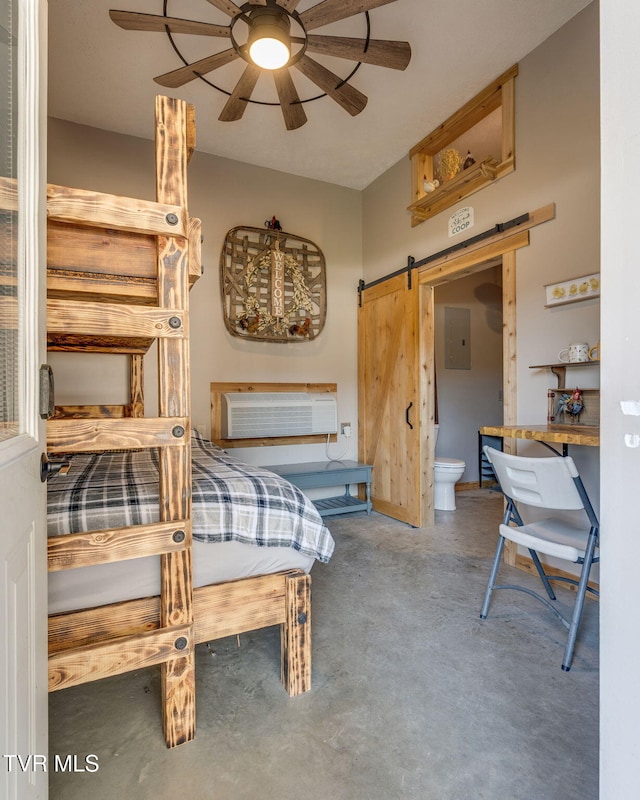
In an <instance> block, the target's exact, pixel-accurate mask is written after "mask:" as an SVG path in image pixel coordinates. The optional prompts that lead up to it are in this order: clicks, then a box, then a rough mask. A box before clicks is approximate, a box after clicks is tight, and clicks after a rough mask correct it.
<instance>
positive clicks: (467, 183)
mask: <svg viewBox="0 0 640 800" xmlns="http://www.w3.org/2000/svg"><path fill="white" fill-rule="evenodd" d="M517 74H518V65H517V64H515V65H514V66H513V67H511V68H510V69H508V70H507V71H506V72H505V73H503V74H502V75H500V77H499V78H497V79H496V80H495V81H493V83H491V84H489V86H487V87H485V88H484V89H483V90H482V91H481V92H479V93H478V94H477V95H476V96H475V97H473V98H472V99H471V100H469V102H468V103H466V104H465V105H464V106H462V108H460V109H458V111H456V112H455V114H452V115H451V116H450V117H449V118H448V119H447V120H446V121H445V122H443V123H442V124H441V125H439V126H438V127H437V128H435V130H433V131H431V133H430V134H429V135H428V136H426V137H425V138H424V139H422V140H421V141H420V142H418V144H416V145H415V146H414V147H413V148H412V149H411V151H410V152H409V157H410V158H411V198H412V202H411V205H410V206H409V207H408V210H409V211H410V212H411V224H412V226H416V225H419V224H420V223H421V222H424V221H425V220H426V219H429V218H430V217H433V216H435V215H436V214H439V213H440V212H441V211H443V210H444V209H446V208H450V207H451V206H453V205H454V204H456V203H458V202H459V201H461V200H463V199H464V198H465V197H468V196H469V195H470V194H473V193H474V192H477V191H478V190H479V189H483V188H484V187H485V186H488V185H489V184H491V183H493V181H495V180H498V179H499V178H501V177H503V176H504V175H507V174H508V173H509V172H513V170H514V169H515V78H516V75H517ZM498 109H500V111H501V114H502V146H501V149H502V152H501V154H500V160H498V159H497V158H493V157H491V156H487V157H486V158H483V159H482V160H481V161H479V162H477V163H476V164H474V165H473V166H472V167H469V168H468V169H466V170H464V171H462V172H460V173H459V174H458V175H456V176H455V177H454V178H453V179H451V180H449V181H446V182H445V183H443V184H442V185H440V186H438V187H437V188H436V189H435V190H434V191H433V192H426V191H425V190H424V181H425V178H426V179H427V180H428V181H433V179H434V177H435V175H434V158H435V157H436V156H437V155H438V153H440V152H441V151H442V150H443V149H444V148H446V147H448V146H449V145H451V143H452V142H455V141H456V140H457V139H458V138H459V137H460V136H463V135H464V134H466V133H467V132H468V131H470V130H471V129H472V128H473V127H475V126H476V125H478V124H479V123H480V122H482V121H483V120H484V119H485V118H486V117H488V116H489V114H491V113H493V112H494V111H496V110H498Z"/></svg>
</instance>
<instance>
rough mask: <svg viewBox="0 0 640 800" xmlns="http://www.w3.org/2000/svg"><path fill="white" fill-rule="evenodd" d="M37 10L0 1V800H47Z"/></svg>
mask: <svg viewBox="0 0 640 800" xmlns="http://www.w3.org/2000/svg"><path fill="white" fill-rule="evenodd" d="M45 62H46V4H45V2H44V0H3V2H2V3H0V84H1V85H0V127H1V129H0V705H1V708H0V762H1V763H0V796H1V797H3V798H7V800H16V799H17V798H19V800H27V799H28V800H31V798H46V797H47V773H46V771H45V770H46V767H47V764H46V756H47V744H48V743H47V592H46V587H47V572H46V526H45V487H44V484H42V482H41V481H40V456H41V454H42V452H43V451H44V449H45V448H44V442H45V438H44V437H45V429H44V422H43V421H42V420H41V419H40V417H39V386H38V379H39V371H40V365H41V364H42V363H43V361H44V360H45V359H44V356H45V353H44V342H45V335H44V313H43V309H44V289H45V276H46V269H45V260H46V241H45V213H44V212H45V191H46V179H45V163H44V156H43V153H44V149H43V146H44V139H45V136H44V130H45V128H44V120H45V102H44V98H45V97H46V86H45V82H44V77H45Z"/></svg>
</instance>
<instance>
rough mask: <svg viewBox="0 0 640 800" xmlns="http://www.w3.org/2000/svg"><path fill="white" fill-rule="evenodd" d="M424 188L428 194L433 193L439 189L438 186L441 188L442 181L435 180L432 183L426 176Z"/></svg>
mask: <svg viewBox="0 0 640 800" xmlns="http://www.w3.org/2000/svg"><path fill="white" fill-rule="evenodd" d="M422 186H423V188H424V190H425V192H427V193H428V192H433V191H435V190H436V189H437V188H438V186H440V181H439V180H438V179H437V178H434V179H433V180H432V181H430V180H428V179H427V176H426V175H425V176H424V180H423V183H422Z"/></svg>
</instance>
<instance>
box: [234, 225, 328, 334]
mask: <svg viewBox="0 0 640 800" xmlns="http://www.w3.org/2000/svg"><path fill="white" fill-rule="evenodd" d="M220 285H221V290H222V302H223V305H224V322H225V325H226V327H227V330H228V331H229V333H231V334H233V335H234V336H240V337H242V338H243V339H260V340H261V341H265V342H292V341H309V340H311V339H315V338H316V336H318V334H319V333H320V331H321V330H322V328H323V327H324V321H325V317H326V313H327V296H326V275H325V260H324V255H323V254H322V251H321V250H320V248H319V247H318V246H317V245H316V244H314V243H313V242H312V241H310V240H309V239H304V238H303V237H301V236H295V235H294V234H291V233H286V232H285V231H277V230H270V229H265V228H247V227H237V228H232V229H231V230H230V231H229V232H228V233H227V235H226V237H225V240H224V244H223V246H222V253H221V255H220Z"/></svg>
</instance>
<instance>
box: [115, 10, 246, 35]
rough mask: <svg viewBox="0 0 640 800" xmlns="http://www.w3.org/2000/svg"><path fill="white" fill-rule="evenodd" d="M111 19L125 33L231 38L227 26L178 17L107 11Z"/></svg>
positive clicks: (229, 28)
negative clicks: (168, 32) (168, 33)
mask: <svg viewBox="0 0 640 800" xmlns="http://www.w3.org/2000/svg"><path fill="white" fill-rule="evenodd" d="M109 16H110V17H111V19H112V20H113V21H114V22H115V23H116V25H119V26H120V27H121V28H124V29H125V30H127V31H158V32H162V33H164V32H165V31H166V29H167V28H169V30H170V31H171V33H194V34H196V35H199V36H219V37H221V38H228V37H229V36H231V27H230V26H229V25H212V24H211V23H210V22H195V21H193V20H190V19H179V18H178V17H161V16H159V15H158V14H142V13H140V12H138V11H116V10H114V9H111V11H109Z"/></svg>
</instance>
